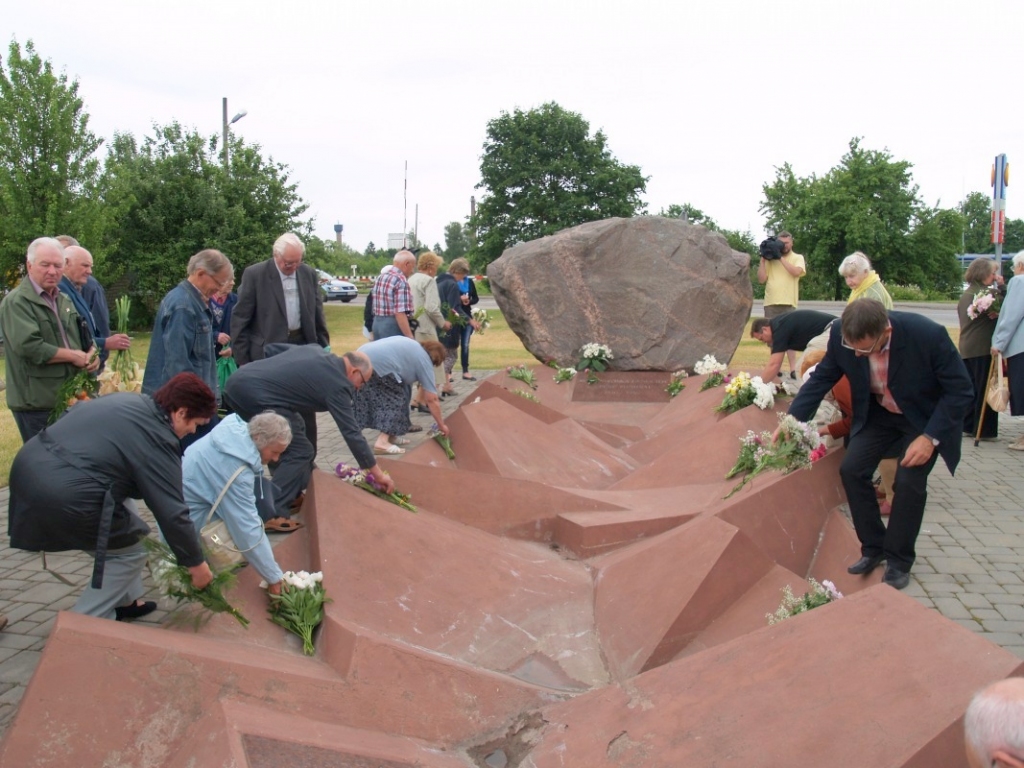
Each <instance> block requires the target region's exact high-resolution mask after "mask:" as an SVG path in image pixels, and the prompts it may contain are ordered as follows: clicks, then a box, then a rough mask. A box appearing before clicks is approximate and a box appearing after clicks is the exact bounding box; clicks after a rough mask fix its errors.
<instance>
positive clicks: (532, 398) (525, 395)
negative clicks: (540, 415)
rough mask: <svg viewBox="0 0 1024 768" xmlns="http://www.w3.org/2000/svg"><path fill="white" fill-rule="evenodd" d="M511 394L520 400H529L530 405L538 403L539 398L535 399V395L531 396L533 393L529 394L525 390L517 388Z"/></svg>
mask: <svg viewBox="0 0 1024 768" xmlns="http://www.w3.org/2000/svg"><path fill="white" fill-rule="evenodd" d="M512 394H514V395H519V396H520V397H521V398H523V399H524V400H529V401H530V402H531V403H539V402H540V398H539V397H537V396H536V395H535V394H533V392H530V391H529V390H527V389H519V388H518V387H517V388H516V389H513V390H512Z"/></svg>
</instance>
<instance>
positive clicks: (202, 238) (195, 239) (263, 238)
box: [97, 123, 324, 323]
mask: <svg viewBox="0 0 1024 768" xmlns="http://www.w3.org/2000/svg"><path fill="white" fill-rule="evenodd" d="M221 158H222V155H221V154H220V153H219V152H218V150H217V138H216V137H213V138H210V139H205V138H203V137H202V136H200V135H199V134H198V133H197V132H196V131H195V130H191V131H186V130H185V129H183V128H182V127H181V126H180V125H179V124H178V123H171V124H170V125H167V126H162V127H161V126H154V133H153V135H152V136H147V137H145V138H144V139H143V141H142V144H141V146H140V145H139V144H138V143H137V142H136V140H135V138H134V137H133V136H131V135H130V134H115V136H114V140H113V142H112V143H111V146H110V149H109V154H108V157H107V161H106V165H105V168H104V175H103V202H104V204H105V205H106V206H107V208H108V211H109V219H110V222H109V227H108V230H107V240H106V243H105V247H106V258H104V259H103V260H101V261H98V263H97V273H98V277H99V279H100V280H101V281H102V282H104V283H105V284H106V285H107V287H108V289H109V288H111V287H112V286H115V287H116V286H120V287H122V289H123V292H127V293H129V294H130V295H132V296H133V297H135V298H137V299H138V301H137V302H133V311H135V310H136V308H137V310H138V313H139V314H138V316H137V317H136V318H135V320H136V321H137V322H143V323H144V322H147V321H148V319H149V318H150V317H152V314H153V313H154V312H155V310H156V307H157V306H158V305H159V302H160V300H161V299H162V298H163V296H164V294H165V293H166V292H167V291H168V290H170V288H171V287H173V286H174V285H175V284H177V283H178V282H179V281H180V280H181V279H183V278H184V276H185V272H186V267H187V264H188V260H189V258H190V257H191V256H192V255H193V254H194V253H196V252H198V251H200V250H202V249H204V248H217V249H219V250H221V251H223V252H224V254H225V255H226V256H227V257H228V258H229V259H231V262H232V264H233V265H234V267H235V274H236V279H238V278H239V277H240V276H241V272H242V270H243V269H244V268H245V267H246V266H248V265H249V264H252V263H255V262H257V261H261V260H263V259H266V258H268V257H269V256H270V253H271V247H272V245H273V242H274V240H276V239H277V237H278V236H280V235H281V234H283V233H284V232H288V231H293V232H296V233H297V234H298V235H299V236H300V237H303V238H304V239H306V240H309V239H310V234H311V230H312V224H311V222H309V221H304V220H302V219H300V218H299V217H300V216H301V215H302V214H303V213H304V212H305V210H306V205H305V204H304V203H303V202H302V200H301V199H300V198H299V197H298V194H297V191H296V187H295V185H294V184H290V183H289V182H288V175H287V167H286V166H283V165H281V164H278V163H274V162H273V160H272V159H271V160H264V159H263V157H262V155H261V154H260V151H259V147H255V146H247V145H245V144H244V143H243V142H242V141H241V140H238V139H236V140H234V141H233V144H232V153H231V167H230V174H226V173H225V171H224V167H223V164H222V159H221ZM323 250H324V249H323V246H322V243H321V244H320V247H319V248H317V246H316V245H315V244H314V245H313V257H314V259H316V258H318V257H319V256H320V255H321V252H322V251H323Z"/></svg>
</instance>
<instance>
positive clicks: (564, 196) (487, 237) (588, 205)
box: [470, 102, 648, 268]
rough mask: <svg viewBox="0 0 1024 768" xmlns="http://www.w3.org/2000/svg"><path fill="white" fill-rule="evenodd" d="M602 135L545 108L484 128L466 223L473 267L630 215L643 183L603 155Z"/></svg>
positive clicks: (575, 117) (636, 170) (637, 209)
mask: <svg viewBox="0 0 1024 768" xmlns="http://www.w3.org/2000/svg"><path fill="white" fill-rule="evenodd" d="M606 144H607V139H606V138H605V135H604V133H603V132H602V131H597V132H596V133H595V134H594V135H593V136H591V135H590V124H589V123H588V122H587V121H586V120H584V119H583V117H582V116H581V115H579V114H577V113H575V112H569V111H567V110H565V109H562V107H560V106H559V105H558V104H555V103H554V102H550V103H548V104H544V105H543V106H541V107H540V108H538V109H532V110H529V111H527V112H524V111H522V110H519V109H517V110H515V111H514V112H512V113H511V114H509V113H508V112H502V114H501V116H500V117H497V118H495V119H494V120H491V121H490V122H489V123H488V124H487V139H486V140H485V141H484V145H483V150H484V152H483V156H482V158H481V161H480V178H481V180H480V183H479V184H477V188H478V189H484V190H485V194H484V197H483V199H482V200H481V201H480V204H479V205H478V206H477V210H476V214H475V216H474V217H473V218H472V219H471V221H470V228H471V229H472V230H473V232H474V234H475V238H477V239H478V245H477V246H476V248H475V249H474V252H473V263H474V265H476V266H477V267H478V268H482V267H483V266H485V265H486V264H488V263H490V262H491V261H494V259H496V258H498V257H499V256H500V255H501V254H502V252H503V251H504V250H505V249H506V248H508V247H509V246H512V245H515V244H516V243H520V242H524V241H527V240H533V239H535V238H538V237H543V236H545V235H550V234H553V233H555V232H557V231H559V230H561V229H565V228H566V227H572V226H575V225H577V224H582V223H584V222H587V221H597V220H600V219H605V218H609V217H611V216H626V217H628V216H635V215H636V214H638V213H642V212H643V210H644V208H645V205H644V203H643V202H642V201H641V199H640V196H641V194H642V193H643V192H644V191H645V190H646V187H647V178H648V177H646V176H644V175H643V174H642V173H641V172H640V167H639V166H636V165H623V164H622V163H620V162H619V161H618V160H616V159H615V158H614V157H613V156H612V154H611V152H610V151H609V150H608V148H607V146H606Z"/></svg>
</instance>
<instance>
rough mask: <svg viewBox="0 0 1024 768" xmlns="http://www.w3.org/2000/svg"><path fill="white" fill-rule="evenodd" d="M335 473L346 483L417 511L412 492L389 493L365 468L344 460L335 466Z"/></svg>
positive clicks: (404, 507)
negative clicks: (350, 464)
mask: <svg viewBox="0 0 1024 768" xmlns="http://www.w3.org/2000/svg"><path fill="white" fill-rule="evenodd" d="M334 474H336V475H337V476H338V477H340V478H341V479H342V480H344V481H345V482H346V483H348V484H350V485H354V486H355V487H356V488H362V489H363V490H364V491H368V492H369V493H372V494H373V495H374V496H378V497H380V498H382V499H385V500H386V501H390V502H391V503H392V504H397V505H398V506H400V507H401V508H402V509H407V510H409V511H410V512H415V511H416V507H415V506H413V503H412V495H411V494H408V493H400V492H399V491H394V492H392V493H387V492H386V491H385V490H384V489H383V488H382V487H381V486H379V485H377V481H376V480H375V479H374V478H373V475H371V474H370V473H369V472H368V471H367V470H365V469H360V468H359V467H353V466H349V465H348V464H345V463H344V462H342V463H341V464H338V466H337V467H335V468H334Z"/></svg>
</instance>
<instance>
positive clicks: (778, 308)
mask: <svg viewBox="0 0 1024 768" xmlns="http://www.w3.org/2000/svg"><path fill="white" fill-rule="evenodd" d="M778 239H779V242H780V243H781V244H782V258H779V259H771V260H769V259H765V258H764V257H763V256H762V257H761V262H760V263H759V264H758V265H757V282H759V283H764V284H765V286H764V316H765V317H766V318H768V319H769V320H771V319H772V318H773V317H778V316H779V315H784V314H786V313H787V312H792V311H793V310H794V309H796V305H797V302H798V301H799V299H800V278H801V277H803V276H804V275H806V274H807V265H806V264H805V263H804V257H803V256H801V255H800V254H799V253H796V252H795V251H794V250H793V235H791V234H790V233H789V232H780V233H779V234H778ZM786 357H787V358H788V359H789V375H790V376H791V377H792V378H796V352H795V351H793V350H789V351H787V353H786Z"/></svg>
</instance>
